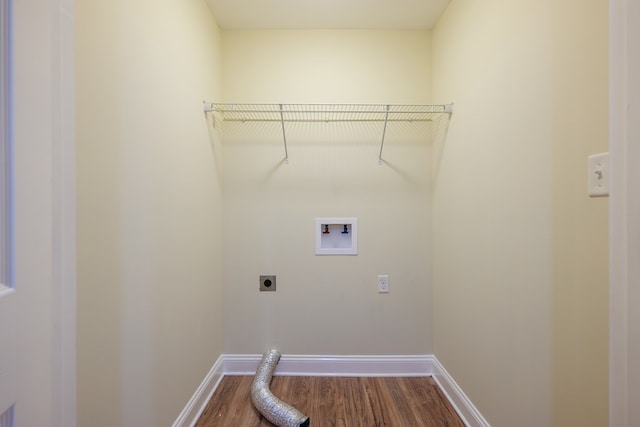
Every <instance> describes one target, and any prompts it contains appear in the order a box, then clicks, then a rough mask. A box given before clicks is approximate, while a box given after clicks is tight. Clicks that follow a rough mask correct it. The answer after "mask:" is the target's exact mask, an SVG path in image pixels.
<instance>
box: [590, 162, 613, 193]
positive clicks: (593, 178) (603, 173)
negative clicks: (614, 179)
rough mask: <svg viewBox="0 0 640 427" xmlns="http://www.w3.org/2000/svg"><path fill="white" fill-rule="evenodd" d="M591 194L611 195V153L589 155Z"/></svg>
mask: <svg viewBox="0 0 640 427" xmlns="http://www.w3.org/2000/svg"><path fill="white" fill-rule="evenodd" d="M588 181H589V196H590V197H602V196H608V195H609V153H600V154H593V155H591V156H589V178H588Z"/></svg>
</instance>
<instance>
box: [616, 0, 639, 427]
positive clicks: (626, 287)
mask: <svg viewBox="0 0 640 427" xmlns="http://www.w3.org/2000/svg"><path fill="white" fill-rule="evenodd" d="M609 4H610V26H609V28H610V30H609V32H610V39H609V46H610V75H609V79H610V85H609V86H610V107H609V109H610V113H609V124H610V153H611V155H610V162H611V163H610V165H611V169H610V170H611V192H610V226H609V228H610V309H609V310H610V314H609V317H610V322H609V330H610V338H609V341H610V348H609V350H610V351H609V426H610V427H632V426H638V425H640V406H638V405H637V402H638V401H639V400H640V261H639V260H640V2H638V1H636V0H610V3H609Z"/></svg>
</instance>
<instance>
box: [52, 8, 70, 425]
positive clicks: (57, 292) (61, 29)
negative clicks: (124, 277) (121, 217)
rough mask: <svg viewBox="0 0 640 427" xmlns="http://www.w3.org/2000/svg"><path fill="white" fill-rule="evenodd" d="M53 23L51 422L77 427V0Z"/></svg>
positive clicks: (58, 12) (59, 11) (58, 11)
mask: <svg viewBox="0 0 640 427" xmlns="http://www.w3.org/2000/svg"><path fill="white" fill-rule="evenodd" d="M49 1H50V2H51V3H50V4H51V9H50V10H51V19H52V26H53V31H52V34H53V35H52V56H53V59H52V63H53V66H52V70H51V83H52V89H53V94H52V99H53V105H52V106H51V109H52V122H53V126H52V130H51V132H52V141H53V147H52V150H53V165H52V170H53V177H52V189H53V191H52V195H53V200H52V203H53V245H54V247H53V257H54V258H53V280H52V283H53V293H52V295H53V301H52V303H53V310H52V313H53V319H52V328H53V360H52V363H53V376H54V377H53V382H52V383H53V387H54V390H53V420H52V426H54V427H75V426H76V174H75V171H76V164H75V161H76V159H75V72H74V71H75V0H49Z"/></svg>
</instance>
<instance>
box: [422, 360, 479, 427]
mask: <svg viewBox="0 0 640 427" xmlns="http://www.w3.org/2000/svg"><path fill="white" fill-rule="evenodd" d="M433 379H434V380H435V381H436V382H437V383H438V385H439V386H440V388H441V389H442V391H443V392H444V394H445V395H446V396H447V399H449V402H450V403H451V405H452V406H453V407H454V409H455V410H456V412H457V413H458V415H460V418H462V420H463V421H464V423H465V424H466V425H467V426H468V427H491V425H490V424H489V422H488V421H487V420H486V419H485V418H484V417H483V416H482V414H481V413H480V411H479V410H478V408H476V407H475V405H474V404H473V403H472V402H471V400H470V399H469V398H468V397H467V395H466V394H465V393H464V392H463V391H462V389H461V388H460V386H459V385H458V383H456V382H455V380H454V379H453V377H452V376H451V375H450V374H449V372H447V370H446V369H445V368H444V366H442V364H441V363H440V361H439V360H438V359H437V358H435V357H434V358H433Z"/></svg>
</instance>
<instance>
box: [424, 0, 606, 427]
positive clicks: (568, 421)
mask: <svg viewBox="0 0 640 427" xmlns="http://www.w3.org/2000/svg"><path fill="white" fill-rule="evenodd" d="M433 42H434V44H433V52H434V53H433V64H434V77H433V83H434V97H436V98H442V97H444V98H447V99H449V98H450V99H452V100H454V101H455V103H456V105H455V113H454V116H453V119H452V122H451V126H450V129H449V134H448V138H447V140H446V142H445V144H444V145H443V146H442V147H438V151H439V155H438V158H437V159H436V162H437V169H438V174H437V176H436V178H435V181H436V187H435V198H434V206H435V210H434V217H435V219H434V233H435V251H434V265H435V275H434V277H435V278H434V307H435V310H434V313H435V320H434V325H435V328H434V342H435V354H436V356H437V357H438V358H439V359H440V360H441V361H442V362H443V363H444V365H445V367H446V368H447V369H448V370H449V371H450V373H451V374H452V375H453V376H454V378H455V379H456V380H457V381H458V383H459V384H460V386H461V387H462V388H463V390H465V392H466V393H467V394H468V395H469V397H470V398H471V400H472V401H473V402H474V403H475V404H476V405H477V407H478V408H479V409H480V411H481V412H482V413H483V414H484V415H485V417H486V418H487V419H488V421H489V422H490V423H491V425H493V426H495V427H500V426H512V425H518V426H551V425H554V426H572V425H584V426H594V427H595V426H602V425H606V424H607V345H608V341H607V203H608V200H607V199H606V198H605V199H590V198H588V197H587V195H586V177H587V171H586V158H587V155H589V154H593V153H597V152H603V151H607V74H606V72H607V47H606V46H607V2H606V1H599V2H579V1H571V2H563V4H562V5H558V4H557V2H551V1H541V2H537V1H536V2H533V1H525V0H520V1H511V0H508V1H506V0H493V1H487V2H482V3H480V2H474V1H463V0H459V1H454V2H452V3H451V4H450V6H449V8H448V10H447V11H446V13H445V15H444V16H443V18H442V19H441V20H440V22H439V23H438V26H437V27H436V29H435V30H434V34H433ZM461 266H463V267H461Z"/></svg>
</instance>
